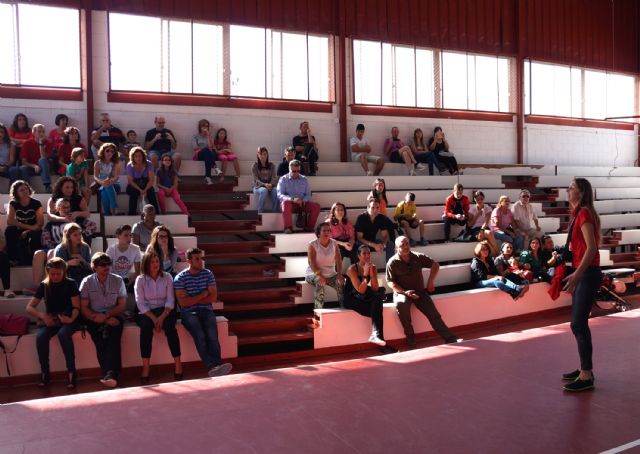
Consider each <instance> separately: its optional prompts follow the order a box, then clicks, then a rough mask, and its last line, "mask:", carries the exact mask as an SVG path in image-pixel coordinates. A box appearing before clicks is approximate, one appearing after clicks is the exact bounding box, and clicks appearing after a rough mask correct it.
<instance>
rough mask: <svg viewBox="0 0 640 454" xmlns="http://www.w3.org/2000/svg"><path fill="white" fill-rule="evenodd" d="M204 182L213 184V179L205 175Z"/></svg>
mask: <svg viewBox="0 0 640 454" xmlns="http://www.w3.org/2000/svg"><path fill="white" fill-rule="evenodd" d="M204 182H205V183H207V184H208V185H209V186H211V185H212V184H213V181H212V180H211V178H210V177H204Z"/></svg>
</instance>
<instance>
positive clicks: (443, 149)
mask: <svg viewBox="0 0 640 454" xmlns="http://www.w3.org/2000/svg"><path fill="white" fill-rule="evenodd" d="M429 150H431V151H432V152H434V153H435V155H436V158H437V159H438V163H439V165H438V168H439V169H440V172H441V173H442V172H443V171H448V172H449V173H450V174H451V175H458V174H459V173H460V172H459V171H458V161H456V158H455V156H453V153H452V152H451V150H450V149H449V142H447V140H446V139H445V138H444V131H442V128H441V127H440V126H436V127H435V128H434V129H433V137H432V138H430V139H429Z"/></svg>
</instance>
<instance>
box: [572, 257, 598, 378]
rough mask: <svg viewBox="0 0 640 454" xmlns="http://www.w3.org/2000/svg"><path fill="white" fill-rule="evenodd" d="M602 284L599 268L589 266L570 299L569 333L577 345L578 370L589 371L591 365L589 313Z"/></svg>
mask: <svg viewBox="0 0 640 454" xmlns="http://www.w3.org/2000/svg"><path fill="white" fill-rule="evenodd" d="M601 283H602V272H601V271H600V267H599V266H590V267H589V268H587V270H586V271H585V272H584V274H583V275H582V279H580V282H578V285H577V286H576V289H575V290H574V292H573V298H572V299H571V332H573V335H574V336H575V338H576V342H577V343H578V354H579V355H580V369H582V370H591V369H593V363H592V361H591V357H592V355H593V346H592V345H591V330H590V329H589V313H590V312H591V306H592V305H593V302H594V301H595V299H596V291H597V290H598V288H599V287H600V284H601Z"/></svg>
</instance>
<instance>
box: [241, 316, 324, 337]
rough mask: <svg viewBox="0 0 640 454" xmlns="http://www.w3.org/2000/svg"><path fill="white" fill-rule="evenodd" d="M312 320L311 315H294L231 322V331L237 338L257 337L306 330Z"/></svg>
mask: <svg viewBox="0 0 640 454" xmlns="http://www.w3.org/2000/svg"><path fill="white" fill-rule="evenodd" d="M311 318H312V317H311V315H293V316H288V317H268V318H257V319H250V320H230V321H229V330H230V331H232V332H233V334H235V335H236V336H255V335H264V334H272V333H281V332H286V331H296V330H304V329H305V328H306V326H307V325H308V324H309V323H311Z"/></svg>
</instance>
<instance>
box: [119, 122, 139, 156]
mask: <svg viewBox="0 0 640 454" xmlns="http://www.w3.org/2000/svg"><path fill="white" fill-rule="evenodd" d="M141 146H142V144H141V143H140V142H138V134H137V133H136V132H135V131H134V130H133V129H129V130H128V131H127V140H126V141H125V143H124V144H123V145H122V151H121V152H120V160H121V161H124V162H125V163H127V162H128V161H129V152H130V151H131V149H132V148H133V147H141ZM115 156H116V157H117V156H118V153H116V154H115Z"/></svg>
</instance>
